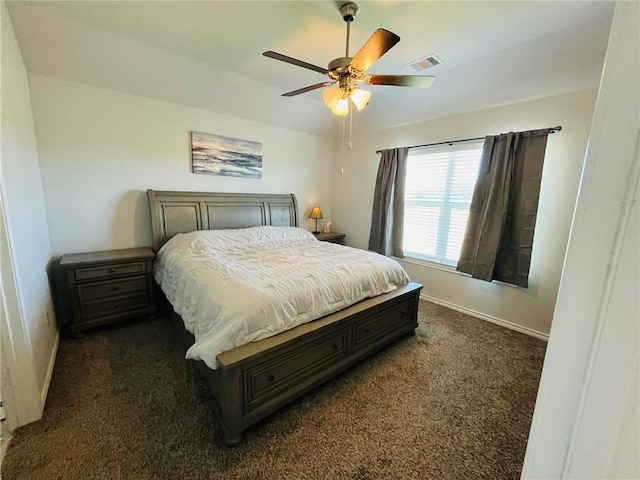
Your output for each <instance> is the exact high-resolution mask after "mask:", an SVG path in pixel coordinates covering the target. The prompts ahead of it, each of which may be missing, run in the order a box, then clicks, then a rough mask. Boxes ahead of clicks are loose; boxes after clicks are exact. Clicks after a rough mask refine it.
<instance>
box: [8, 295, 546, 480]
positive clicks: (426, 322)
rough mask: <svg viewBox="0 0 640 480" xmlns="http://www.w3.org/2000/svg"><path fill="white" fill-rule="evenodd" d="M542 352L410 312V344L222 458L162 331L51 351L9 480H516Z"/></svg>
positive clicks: (116, 335)
mask: <svg viewBox="0 0 640 480" xmlns="http://www.w3.org/2000/svg"><path fill="white" fill-rule="evenodd" d="M545 348H546V343H545V342H543V341H541V340H538V339H535V338H532V337H529V336H526V335H523V334H520V333H517V332H514V331H511V330H507V329H504V328H501V327H498V326H496V325H492V324H490V323H487V322H483V321H481V320H477V319H475V318H472V317H469V316H466V315H463V314H460V313H457V312H455V311H452V310H448V309H446V308H443V307H440V306H438V305H434V304H431V303H428V302H425V301H422V300H421V301H420V326H419V328H418V331H417V334H416V336H411V337H407V338H405V339H403V340H401V341H399V342H398V343H396V344H394V345H392V346H391V347H389V348H387V349H385V350H384V351H382V352H381V353H380V354H378V355H376V356H375V357H374V358H371V359H368V360H366V361H365V362H363V363H361V364H359V365H358V366H356V367H355V368H353V369H352V370H350V371H348V372H346V373H345V374H343V375H341V376H340V377H338V378H337V379H335V380H334V381H331V382H330V383H328V384H327V385H325V386H323V387H321V388H319V389H317V390H315V391H314V392H312V393H310V394H308V395H307V396H305V397H303V398H302V399H300V400H298V401H296V402H294V403H293V404H291V405H290V406H289V407H287V408H285V409H284V410H281V411H280V412H278V413H276V414H275V415H273V416H271V417H269V418H268V419H266V420H264V421H263V422H261V423H259V424H258V425H256V426H254V427H253V428H251V429H250V430H249V431H248V432H247V434H246V435H245V437H244V441H243V443H242V444H241V445H240V446H239V447H235V448H228V447H225V446H223V444H222V433H221V429H220V428H219V427H218V414H217V410H216V408H215V407H214V405H213V400H212V398H211V396H210V395H209V392H208V390H207V388H206V386H205V384H204V382H203V381H201V379H200V378H199V377H198V374H197V371H196V369H195V368H194V365H193V364H192V362H189V361H185V360H184V349H183V348H182V346H181V345H180V344H179V343H178V340H177V337H176V336H174V334H173V330H172V326H171V324H170V323H169V321H168V320H166V319H160V320H155V321H141V322H136V323H130V324H127V325H120V326H117V327H114V328H110V329H104V330H99V331H95V332H91V333H89V334H88V335H87V336H86V337H85V338H83V339H80V340H70V339H69V340H66V339H63V340H62V341H61V343H60V348H59V351H58V357H57V361H56V366H55V369H54V373H53V379H52V382H51V387H50V390H49V395H48V399H47V405H46V408H45V412H44V417H43V419H42V420H40V421H39V422H36V423H34V424H31V425H27V426H25V427H23V428H21V429H19V430H18V431H16V432H15V433H14V438H13V441H12V443H11V444H10V446H9V449H8V452H7V455H6V457H5V459H4V461H3V465H2V477H3V479H4V480H13V479H29V480H38V479H47V480H51V479H65V480H67V479H141V480H142V479H265V480H271V479H353V480H368V479H371V480H373V479H403V480H404V479H438V480H440V479H491V480H498V479H518V478H520V472H521V468H522V462H523V459H524V452H525V447H526V442H527V436H528V432H529V427H530V423H531V416H532V412H533V406H534V402H535V397H536V392H537V388H538V381H539V377H540V372H541V368H542V361H543V357H544V352H545Z"/></svg>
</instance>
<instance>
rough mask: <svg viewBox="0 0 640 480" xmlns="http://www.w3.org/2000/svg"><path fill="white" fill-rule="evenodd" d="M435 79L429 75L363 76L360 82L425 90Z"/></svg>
mask: <svg viewBox="0 0 640 480" xmlns="http://www.w3.org/2000/svg"><path fill="white" fill-rule="evenodd" d="M435 79H436V77H432V76H429V75H365V76H364V77H363V78H362V81H363V82H364V83H366V84H367V85H394V86H396V87H418V88H427V87H430V86H431V85H432V84H433V81H434V80H435Z"/></svg>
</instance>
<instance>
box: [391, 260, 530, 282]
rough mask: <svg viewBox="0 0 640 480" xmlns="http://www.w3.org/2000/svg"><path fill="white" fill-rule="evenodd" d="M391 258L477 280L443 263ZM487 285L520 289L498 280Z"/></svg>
mask: <svg viewBox="0 0 640 480" xmlns="http://www.w3.org/2000/svg"><path fill="white" fill-rule="evenodd" d="M392 258H393V259H394V260H396V261H398V262H406V263H411V264H413V265H418V266H420V267H427V268H431V269H433V270H440V271H442V272H448V273H453V274H455V275H460V276H461V277H466V278H469V279H473V280H478V279H474V278H473V277H472V276H471V275H469V274H468V273H464V272H459V271H458V270H456V268H455V267H453V266H449V265H445V264H443V263H436V262H430V261H428V260H423V259H421V258H415V257H392ZM478 281H481V282H482V281H484V280H478ZM487 283H493V284H495V285H500V286H504V287H511V288H517V289H520V288H522V287H519V286H518V285H512V284H510V283H505V282H501V281H500V280H493V281H491V282H487Z"/></svg>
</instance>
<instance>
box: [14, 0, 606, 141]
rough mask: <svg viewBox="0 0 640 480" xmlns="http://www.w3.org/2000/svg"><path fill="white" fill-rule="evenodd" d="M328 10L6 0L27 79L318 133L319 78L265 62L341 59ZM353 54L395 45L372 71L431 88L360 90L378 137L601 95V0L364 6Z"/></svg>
mask: <svg viewBox="0 0 640 480" xmlns="http://www.w3.org/2000/svg"><path fill="white" fill-rule="evenodd" d="M340 3H342V2H334V1H268V0H267V1H255V2H248V1H200V2H186V1H175V2H171V1H141V2H127V1H120V2H118V1H61V2H58V1H44V2H33V1H29V2H27V1H7V2H6V4H7V7H8V9H9V14H10V17H11V20H12V23H13V27H14V30H15V32H16V37H17V38H18V42H19V45H20V48H21V51H22V55H23V57H24V61H25V64H26V67H27V70H28V71H30V72H37V73H41V74H44V75H50V76H55V77H60V78H63V79H67V80H71V81H76V82H82V83H87V84H91V85H97V86H101V87H105V88H110V89H115V90H119V91H123V92H126V93H131V94H135V95H140V96H145V97H150V98H155V99H160V100H164V101H169V102H174V103H178V104H182V105H187V106H192V107H197V108H203V109H208V110H212V111H216V112H219V113H224V114H228V115H233V116H236V117H242V118H247V119H250V120H253V121H257V122H263V123H268V124H273V125H281V126H283V127H286V128H292V129H296V130H301V131H305V132H310V133H316V134H321V135H331V136H333V135H336V134H338V132H340V131H341V128H342V119H340V118H339V117H336V116H334V115H332V114H331V112H330V111H329V110H328V109H327V108H326V107H325V106H324V104H323V103H322V90H316V91H314V92H310V93H306V94H302V95H298V96H296V97H291V98H286V97H282V96H281V95H280V94H281V93H284V92H287V91H290V90H295V89H297V88H301V87H305V86H307V85H311V84H315V83H319V82H322V81H324V80H325V79H326V77H324V76H323V75H322V74H319V73H316V72H313V71H311V70H307V69H303V68H299V67H296V66H292V65H289V64H286V63H283V62H278V61H276V60H273V59H269V58H266V57H264V56H262V52H263V51H265V50H275V51H277V52H280V53H283V54H285V55H288V56H291V57H295V58H298V59H300V60H304V61H306V62H309V63H312V64H315V65H319V66H322V67H326V66H327V65H328V63H329V61H331V60H332V59H334V58H336V57H341V56H344V54H345V37H346V24H345V23H344V21H343V20H342V18H341V15H340V13H339V12H338V4H340ZM357 3H358V5H359V7H360V8H359V12H358V15H357V18H356V20H355V22H353V23H352V25H351V41H350V55H352V56H353V55H354V54H355V53H356V52H357V50H358V49H359V48H360V46H361V45H362V44H364V42H365V41H366V40H367V39H368V38H369V36H370V35H371V34H372V33H373V31H374V30H375V29H376V28H379V27H382V28H386V29H388V30H391V31H392V32H394V33H396V34H397V35H399V36H400V38H401V41H400V43H399V44H397V45H396V46H395V47H393V48H392V49H391V50H390V51H389V52H388V53H387V54H386V55H385V56H384V57H382V59H380V60H379V61H378V62H377V63H376V64H375V65H374V66H373V67H371V68H370V69H369V73H397V74H416V72H415V71H414V70H413V69H411V68H410V67H409V66H407V64H408V63H410V62H412V61H414V60H417V59H419V58H422V57H424V56H426V55H428V54H436V55H437V56H439V57H440V58H441V59H442V60H443V61H444V62H445V63H444V64H443V65H439V66H436V67H433V68H431V69H428V70H425V71H424V72H421V73H422V74H425V75H435V76H436V81H435V83H434V85H433V86H432V87H431V88H428V89H416V88H407V87H379V86H371V87H367V88H369V89H370V90H371V91H372V99H371V103H370V105H369V106H368V107H367V108H366V109H365V110H363V111H362V112H357V113H355V114H354V128H357V129H359V130H360V129H380V128H387V127H392V126H398V125H403V124H409V123H415V122H419V121H424V120H429V119H433V118H437V117H441V116H446V115H451V114H456V113H461V112H464V111H472V110H479V109H484V108H489V107H492V106H497V105H504V104H508V103H514V102H518V101H524V100H530V99H534V98H540V97H545V96H550V95H556V94H561V93H566V92H571V91H577V90H583V89H587V88H592V87H596V86H597V85H598V83H599V79H600V73H601V70H602V65H603V61H604V52H605V49H606V42H607V37H608V32H609V26H610V23H611V17H612V13H613V6H614V4H613V2H610V1H583V2H578V1H547V2H538V1H510V2H487V1H466V2H460V1H420V2H406V1H385V2H382V1H362V0H361V1H359V2H357Z"/></svg>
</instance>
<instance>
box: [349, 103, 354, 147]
mask: <svg viewBox="0 0 640 480" xmlns="http://www.w3.org/2000/svg"><path fill="white" fill-rule="evenodd" d="M352 131H353V108H350V109H349V150H351V132H352Z"/></svg>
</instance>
